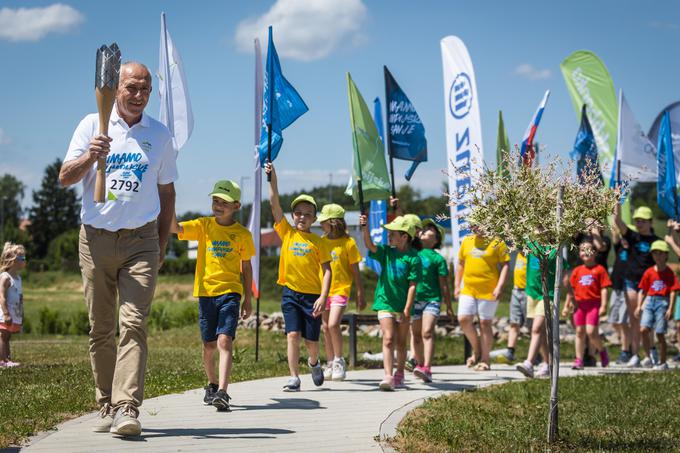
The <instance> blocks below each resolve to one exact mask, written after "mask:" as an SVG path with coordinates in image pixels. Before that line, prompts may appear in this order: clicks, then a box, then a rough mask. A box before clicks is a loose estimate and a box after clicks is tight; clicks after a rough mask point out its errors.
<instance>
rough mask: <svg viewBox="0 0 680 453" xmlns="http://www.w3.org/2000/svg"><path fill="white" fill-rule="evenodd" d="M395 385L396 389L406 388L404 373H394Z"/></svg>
mask: <svg viewBox="0 0 680 453" xmlns="http://www.w3.org/2000/svg"><path fill="white" fill-rule="evenodd" d="M392 382H393V384H394V388H395V389H403V388H406V381H405V379H404V372H403V371H401V372H399V371H397V372H395V373H394V379H393V381H392Z"/></svg>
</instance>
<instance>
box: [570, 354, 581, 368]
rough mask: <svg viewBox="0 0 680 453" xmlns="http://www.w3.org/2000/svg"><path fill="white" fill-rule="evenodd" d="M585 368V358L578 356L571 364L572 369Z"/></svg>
mask: <svg viewBox="0 0 680 453" xmlns="http://www.w3.org/2000/svg"><path fill="white" fill-rule="evenodd" d="M583 368H584V365H583V359H579V358H578V357H576V358H575V359H574V364H573V365H572V366H571V369H572V370H582V369H583Z"/></svg>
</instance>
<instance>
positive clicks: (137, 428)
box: [109, 403, 142, 437]
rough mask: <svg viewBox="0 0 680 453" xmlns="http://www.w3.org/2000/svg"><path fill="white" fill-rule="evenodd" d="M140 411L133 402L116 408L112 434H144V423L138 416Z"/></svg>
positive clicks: (127, 435)
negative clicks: (140, 421)
mask: <svg viewBox="0 0 680 453" xmlns="http://www.w3.org/2000/svg"><path fill="white" fill-rule="evenodd" d="M138 416H139V411H138V410H137V408H136V407H135V406H133V405H132V404H129V403H126V404H124V405H122V406H120V407H118V408H117V409H116V412H115V414H114V416H113V421H112V422H111V429H110V430H109V432H111V434H117V435H119V436H125V437H135V436H139V435H140V434H142V424H141V423H139V420H137V417H138Z"/></svg>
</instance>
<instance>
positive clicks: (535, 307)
mask: <svg viewBox="0 0 680 453" xmlns="http://www.w3.org/2000/svg"><path fill="white" fill-rule="evenodd" d="M537 316H544V317H545V302H544V301H543V298H542V297H539V298H537V299H534V298H533V297H530V296H527V318H528V319H534V318H535V317H537Z"/></svg>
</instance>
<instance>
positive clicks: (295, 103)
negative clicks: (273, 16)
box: [257, 27, 309, 166]
mask: <svg viewBox="0 0 680 453" xmlns="http://www.w3.org/2000/svg"><path fill="white" fill-rule="evenodd" d="M307 110H309V109H308V108H307V104H305V101H303V100H302V98H301V97H300V95H299V94H298V92H297V91H295V88H293V85H291V84H290V83H289V82H288V80H286V78H285V77H284V76H283V74H282V73H281V63H280V62H279V56H278V54H277V53H276V47H274V39H273V37H272V27H269V45H268V47H267V67H266V70H265V73H264V90H263V94H262V132H261V133H260V144H259V145H258V147H257V148H258V151H259V153H260V164H261V165H262V166H264V164H265V163H266V162H267V159H268V158H269V159H270V160H271V161H274V159H276V156H278V154H279V150H280V149H281V144H282V143H283V135H281V134H282V131H283V130H284V129H285V128H287V127H288V126H290V125H291V124H293V122H294V121H295V120H296V119H298V118H299V117H300V116H301V115H302V114H303V113H305V112H306V111H307ZM268 128H271V157H269V155H268V154H269V150H268V131H267V129H268Z"/></svg>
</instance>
